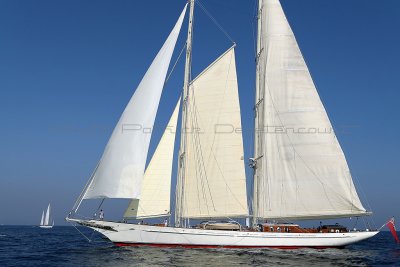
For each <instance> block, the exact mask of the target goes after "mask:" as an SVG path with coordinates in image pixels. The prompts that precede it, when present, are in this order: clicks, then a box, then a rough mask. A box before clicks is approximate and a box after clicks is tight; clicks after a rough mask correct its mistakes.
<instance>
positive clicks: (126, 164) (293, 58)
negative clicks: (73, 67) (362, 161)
mask: <svg viewBox="0 0 400 267" xmlns="http://www.w3.org/2000/svg"><path fill="white" fill-rule="evenodd" d="M188 5H189V9H190V11H189V23H188V36H187V41H186V64H185V74H184V86H183V92H182V96H181V99H182V100H178V101H177V105H176V107H175V109H174V112H173V114H172V115H171V117H170V120H169V123H168V126H167V127H166V129H165V131H164V134H163V136H162V138H161V140H160V142H159V144H158V146H157V148H156V151H155V152H154V154H153V156H152V158H151V161H150V163H149V165H148V166H147V168H145V165H146V158H147V153H148V149H149V143H150V139H151V134H148V133H144V132H142V131H129V130H127V129H125V130H124V126H125V125H129V124H132V123H134V124H136V125H141V126H142V128H143V129H144V128H146V129H147V128H150V129H152V128H153V126H154V121H155V117H156V113H157V109H158V105H159V101H160V97H161V93H162V90H163V86H164V83H165V79H166V76H167V71H168V66H169V64H170V60H171V57H172V53H173V50H174V47H175V44H176V41H177V38H178V35H179V32H180V29H181V26H182V22H183V19H184V16H185V13H186V9H187V6H188ZM194 6H195V0H190V1H189V3H188V4H187V5H186V6H185V8H184V10H183V11H182V13H181V15H180V17H179V19H178V21H177V23H176V25H175V27H174V28H173V30H172V32H171V33H170V35H169V37H168V38H167V40H166V42H165V43H164V45H163V47H162V48H161V50H160V51H159V53H158V54H157V56H156V57H155V59H154V60H153V62H152V64H151V66H150V67H149V69H148V70H147V72H146V74H145V76H144V77H143V79H142V81H141V83H140V84H139V86H138V88H137V89H136V91H135V93H134V95H133V96H132V98H131V100H130V101H129V103H128V105H127V106H126V108H125V110H124V112H123V114H122V116H121V118H120V120H119V121H118V123H117V125H116V127H115V129H114V131H113V133H112V135H111V137H110V140H109V142H108V144H107V146H106V148H105V150H104V153H103V155H102V158H101V160H100V161H99V163H98V165H97V167H96V168H95V170H94V172H93V174H92V176H91V177H90V179H89V181H88V183H87V185H86V186H85V188H84V190H83V191H82V193H81V195H80V196H79V198H78V199H77V201H76V203H75V205H74V207H73V209H72V211H71V212H70V214H69V215H68V217H67V218H66V220H67V221H70V222H73V223H78V224H80V225H83V226H87V227H90V228H92V229H94V230H96V231H98V232H100V233H102V234H103V235H105V236H106V237H107V238H108V239H109V240H111V241H112V242H113V243H115V244H116V245H119V246H143V245H144V246H166V247H174V246H181V247H187V248H194V247H196V248H213V247H225V248H270V247H273V248H300V247H313V248H328V247H344V246H346V245H349V244H352V243H355V242H358V241H361V240H365V239H367V238H370V237H372V236H374V235H376V234H377V233H378V231H371V230H368V229H367V230H365V231H349V230H347V229H346V228H345V227H342V226H338V225H326V226H321V227H319V228H317V229H310V228H302V227H300V226H299V225H297V224H292V223H287V222H288V221H294V220H305V219H318V220H319V219H327V218H345V217H359V216H366V215H370V214H371V212H369V211H367V210H366V209H365V208H364V207H363V205H362V203H361V201H360V199H359V197H358V194H357V191H356V189H355V186H354V184H353V180H352V177H351V174H350V171H349V168H348V165H347V162H346V158H345V156H344V153H343V151H342V149H341V147H340V144H339V142H338V140H337V138H336V136H335V134H334V132H333V131H328V132H327V131H326V129H329V130H330V129H332V125H331V123H330V121H329V118H328V116H327V113H326V111H325V108H324V106H323V104H322V102H321V100H320V98H319V95H318V92H317V90H316V88H315V85H314V83H313V80H312V78H311V75H310V73H309V70H308V68H307V65H306V63H305V61H304V58H303V56H302V54H301V51H300V49H299V46H298V44H297V42H296V39H295V36H294V34H293V32H292V30H291V28H290V25H289V23H288V21H287V19H286V16H285V14H284V12H283V9H282V6H281V4H280V2H279V0H260V1H259V7H258V14H257V18H258V38H257V59H256V99H255V105H254V110H255V129H254V133H255V134H254V156H253V158H251V159H250V165H251V167H252V168H253V170H254V175H253V179H254V180H253V185H254V187H253V192H252V197H251V199H252V203H248V197H247V190H246V184H247V183H246V175H245V163H244V159H243V155H244V149H243V137H242V134H241V132H240V133H238V132H235V133H230V134H223V133H222V134H221V133H218V132H217V131H216V130H215V126H216V125H230V127H232V128H233V129H241V126H242V125H241V113H240V104H239V94H238V84H237V73H236V62H235V45H233V46H232V47H231V48H229V49H228V50H227V51H226V52H225V53H223V54H222V55H221V56H220V57H219V58H217V59H216V60H215V61H214V62H213V63H211V64H210V65H209V66H208V67H207V68H206V69H205V70H204V71H203V72H201V73H200V74H199V75H198V76H197V77H196V78H195V79H192V78H191V65H192V39H193V37H192V36H193V19H194ZM180 106H181V110H182V130H181V137H180V149H179V152H178V177H177V184H176V194H175V208H174V213H175V214H174V215H175V220H174V221H175V225H174V226H168V225H167V224H165V225H161V224H158V225H146V224H143V223H138V222H137V220H145V219H148V218H163V217H167V218H168V217H170V216H171V199H170V193H171V180H172V179H171V176H172V164H173V155H174V143H175V135H176V128H177V119H178V113H179V109H180ZM143 114H146V116H143ZM300 130H301V132H300ZM304 130H305V131H306V132H304ZM271 131H272V132H271ZM106 198H111V199H112V198H120V199H131V202H130V204H129V206H128V207H127V209H126V211H125V214H124V222H112V221H103V220H95V219H80V218H78V214H77V210H78V209H79V207H80V205H81V203H82V201H83V200H87V199H103V200H104V199H106ZM232 218H242V219H247V221H248V219H249V218H251V219H252V223H251V225H250V227H246V226H242V225H240V224H239V223H238V222H237V221H234V220H233V219H232ZM130 220H133V222H132V223H128V222H127V221H130ZM201 220H206V221H205V222H202V223H200V221H201ZM265 220H269V221H273V223H267V222H265V223H263V222H264V221H265Z"/></svg>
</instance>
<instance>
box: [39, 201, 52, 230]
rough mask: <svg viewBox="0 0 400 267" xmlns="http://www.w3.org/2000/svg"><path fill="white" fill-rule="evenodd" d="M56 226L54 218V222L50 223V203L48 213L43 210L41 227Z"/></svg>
mask: <svg viewBox="0 0 400 267" xmlns="http://www.w3.org/2000/svg"><path fill="white" fill-rule="evenodd" d="M53 226H54V220H53V224H50V203H49V205H48V206H47V210H46V214H45V213H44V211H42V219H41V220H40V225H39V227H40V228H46V229H49V228H53Z"/></svg>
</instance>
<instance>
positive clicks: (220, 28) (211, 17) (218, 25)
mask: <svg viewBox="0 0 400 267" xmlns="http://www.w3.org/2000/svg"><path fill="white" fill-rule="evenodd" d="M195 3H197V4H198V5H199V6H200V8H201V9H202V10H203V11H204V13H205V14H206V15H207V16H208V17H209V18H210V19H211V21H212V22H213V23H214V24H215V25H216V26H217V28H218V29H219V30H220V31H221V32H222V33H223V34H224V35H225V36H226V37H227V38H228V39H229V41H231V42H232V43H235V41H233V39H232V37H231V36H230V35H229V34H228V33H227V32H226V30H225V29H224V28H223V27H222V26H221V24H219V23H218V21H217V20H216V19H215V18H214V17H213V16H212V15H211V13H210V12H209V11H208V10H207V9H206V7H205V6H204V5H203V4H202V3H201V2H200V0H197V1H195Z"/></svg>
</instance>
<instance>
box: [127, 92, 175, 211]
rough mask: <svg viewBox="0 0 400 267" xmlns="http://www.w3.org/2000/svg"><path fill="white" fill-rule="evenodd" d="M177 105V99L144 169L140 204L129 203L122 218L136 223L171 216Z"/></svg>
mask: <svg viewBox="0 0 400 267" xmlns="http://www.w3.org/2000/svg"><path fill="white" fill-rule="evenodd" d="M180 102H181V101H180V99H179V101H178V103H177V104H176V107H175V110H174V112H173V113H172V116H171V118H170V120H169V122H168V126H167V128H166V129H165V131H164V133H163V135H162V137H161V140H160V142H159V143H158V146H157V148H156V151H155V152H154V154H153V157H152V158H151V161H150V163H149V165H148V167H147V169H146V172H145V174H144V177H143V183H142V193H141V196H140V200H139V199H133V200H132V201H131V202H130V204H129V206H128V208H127V209H126V211H125V214H124V217H125V218H137V219H139V218H149V217H159V216H165V215H169V214H170V207H171V203H170V202H171V199H170V198H171V176H172V161H173V158H174V144H175V135H176V126H177V122H178V114H179V106H180Z"/></svg>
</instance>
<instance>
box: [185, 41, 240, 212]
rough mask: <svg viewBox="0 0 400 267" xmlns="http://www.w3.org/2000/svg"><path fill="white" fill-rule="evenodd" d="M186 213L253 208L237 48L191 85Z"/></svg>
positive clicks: (186, 168)
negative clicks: (248, 186)
mask: <svg viewBox="0 0 400 267" xmlns="http://www.w3.org/2000/svg"><path fill="white" fill-rule="evenodd" d="M188 101H189V102H188V111H187V120H188V122H189V123H188V127H189V129H188V130H187V133H186V138H187V148H186V153H185V154H186V155H185V161H186V162H185V163H186V164H185V170H184V171H185V175H184V177H185V179H184V181H183V188H182V190H183V194H182V197H183V200H182V201H177V203H182V207H181V209H180V210H181V211H182V217H185V218H225V217H239V216H246V215H247V214H248V209H247V197H246V176H245V171H244V162H243V140H242V133H241V118H240V105H239V96H238V86H237V78H236V64H235V55H234V48H231V49H229V50H228V51H227V52H225V53H224V54H223V55H222V56H221V57H220V58H218V59H217V60H216V61H215V62H214V63H212V64H211V65H210V66H209V67H208V68H207V69H206V70H204V71H203V72H202V73H201V74H200V75H199V76H198V77H197V78H196V79H195V80H194V81H193V82H192V83H191V85H190V92H189V99H188Z"/></svg>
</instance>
